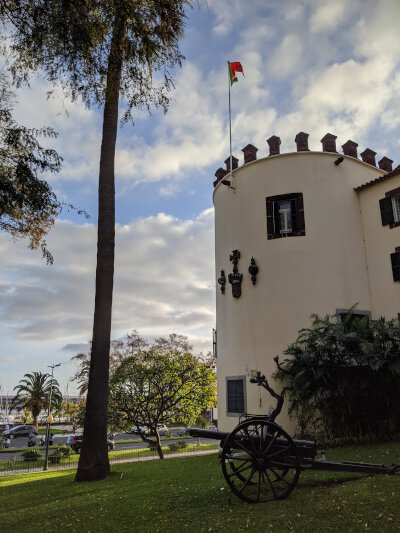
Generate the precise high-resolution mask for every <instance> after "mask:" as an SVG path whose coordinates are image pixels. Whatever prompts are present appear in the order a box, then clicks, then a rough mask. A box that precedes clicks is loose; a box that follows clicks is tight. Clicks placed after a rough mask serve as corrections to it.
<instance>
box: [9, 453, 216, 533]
mask: <svg viewBox="0 0 400 533" xmlns="http://www.w3.org/2000/svg"><path fill="white" fill-rule="evenodd" d="M217 447H218V444H217V443H215V444H213V443H211V444H202V445H201V446H200V448H199V447H198V446H197V445H196V444H190V445H189V446H187V447H186V448H184V449H183V450H180V451H179V452H173V451H171V450H170V449H169V448H168V446H163V447H162V449H163V452H164V455H173V454H176V453H190V452H196V451H199V450H202V451H204V450H211V449H217ZM52 448H58V446H53V447H50V451H49V458H50V457H51V455H52V453H53V451H54V450H52ZM24 449H25V448H24ZM40 449H43V448H40ZM6 451H9V450H6ZM108 456H109V458H110V461H113V460H124V461H129V460H131V459H141V458H145V457H154V456H157V457H158V455H157V452H155V451H152V450H150V448H142V449H136V450H135V449H132V450H121V451H118V450H115V451H111V452H109V454H108ZM0 458H1V455H0ZM78 460H79V455H77V454H75V453H74V454H72V455H70V456H69V457H66V458H65V459H62V460H61V463H60V464H57V465H56V468H61V466H62V465H65V466H69V465H76V464H77V463H78ZM49 465H50V466H49V468H51V466H52V465H51V460H50V459H49ZM43 466H44V457H41V458H39V459H37V460H36V461H25V460H23V459H17V460H16V461H1V460H0V472H7V471H10V470H33V469H35V470H36V469H38V468H43ZM0 533H1V528H0Z"/></svg>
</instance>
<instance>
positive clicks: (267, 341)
mask: <svg viewBox="0 0 400 533" xmlns="http://www.w3.org/2000/svg"><path fill="white" fill-rule="evenodd" d="M343 157H344V161H343V162H342V163H341V164H340V165H339V166H336V165H335V164H334V161H335V160H336V159H337V158H338V154H333V153H326V152H296V153H289V154H282V155H278V156H272V157H266V158H264V159H261V160H258V161H254V162H251V163H249V164H247V165H244V166H242V167H240V168H239V169H237V170H236V171H235V172H234V185H235V187H236V190H235V191H233V190H231V189H230V188H228V187H227V186H225V185H223V184H221V183H220V184H218V186H217V187H216V189H215V191H214V204H215V239H216V242H215V246H216V255H215V256H216V278H217V279H218V277H219V275H220V271H221V269H224V270H225V274H226V277H227V278H228V274H229V273H230V272H232V269H233V265H232V263H231V262H230V261H229V256H230V254H231V253H232V251H233V250H239V251H240V253H241V258H240V260H239V263H238V269H239V272H240V273H243V275H244V276H243V283H242V295H241V297H240V298H238V299H235V298H233V296H232V290H231V286H230V284H229V283H228V282H227V284H226V288H225V294H221V291H220V287H219V285H218V284H217V302H216V306H217V335H218V340H217V350H218V402H219V419H218V424H219V428H220V429H221V430H223V431H229V430H231V429H232V428H233V427H234V426H235V425H236V424H237V423H238V418H237V417H229V416H227V415H226V377H227V376H241V375H247V373H248V372H249V371H250V370H252V369H257V370H260V371H261V372H263V373H265V375H266V376H269V375H271V373H272V372H273V371H274V370H275V363H274V362H273V357H274V356H275V355H280V357H281V359H282V351H283V350H284V349H285V347H286V346H287V345H288V344H290V343H291V342H293V341H294V340H295V338H296V336H297V332H298V330H299V329H301V328H303V327H306V326H308V325H309V324H310V320H309V317H310V315H311V314H312V313H318V314H322V315H323V314H325V313H335V311H336V309H345V308H350V307H351V306H352V305H354V304H355V303H358V308H359V309H361V310H371V299H370V291H369V287H368V273H367V266H366V250H365V245H364V236H363V226H362V222H361V216H360V204H359V196H358V193H356V192H355V191H354V190H353V189H354V187H357V186H359V185H361V184H363V183H366V182H368V181H370V180H372V179H374V178H376V177H378V176H381V175H382V171H381V170H379V169H376V168H375V167H372V166H370V165H367V164H365V163H363V162H361V161H359V160H356V159H354V158H351V157H348V156H343ZM290 193H302V194H303V200H304V216H305V229H306V235H305V236H302V237H286V238H281V239H275V240H268V238H267V224H266V197H268V196H276V195H281V194H290ZM252 256H254V258H255V260H256V263H257V265H258V267H259V273H258V275H257V283H256V285H255V286H253V285H252V283H251V279H250V274H249V273H248V267H249V265H250V260H251V257H252ZM246 390H247V406H246V407H247V409H246V410H247V412H248V413H266V412H267V411H268V408H269V406H270V405H275V401H274V400H273V399H272V398H271V397H270V396H269V395H268V394H267V393H266V391H264V390H262V389H260V388H259V387H257V386H255V385H251V384H250V383H249V381H248V379H247V383H246ZM277 421H278V422H279V423H281V424H282V425H283V426H284V427H285V428H286V429H287V430H289V431H291V432H292V433H293V431H294V428H295V425H294V422H293V421H292V422H291V421H290V420H289V418H288V415H287V413H286V412H285V413H284V414H282V415H281V416H280V418H279V419H278V420H277Z"/></svg>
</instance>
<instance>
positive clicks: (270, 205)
mask: <svg viewBox="0 0 400 533" xmlns="http://www.w3.org/2000/svg"><path fill="white" fill-rule="evenodd" d="M272 209H273V202H271V201H270V200H267V233H268V237H270V236H272V235H273V234H274V223H273V219H272Z"/></svg>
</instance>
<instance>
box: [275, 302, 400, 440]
mask: <svg viewBox="0 0 400 533" xmlns="http://www.w3.org/2000/svg"><path fill="white" fill-rule="evenodd" d="M355 313H356V311H355V312H354V313H353V310H351V311H350V312H349V313H347V314H346V315H344V316H342V318H341V319H337V317H335V316H330V315H326V316H325V317H319V316H318V315H313V316H312V325H311V327H310V328H307V329H302V330H300V332H299V336H298V338H297V340H296V341H295V342H294V343H293V344H291V345H290V346H289V347H288V348H287V349H286V350H285V352H284V353H285V355H286V356H287V359H285V361H283V363H281V364H279V362H278V360H277V359H276V361H277V364H278V371H277V372H276V373H275V377H276V378H278V379H280V380H281V381H283V382H284V383H285V385H287V387H286V389H287V391H288V392H289V402H290V409H289V413H292V414H294V415H295V416H296V418H297V420H298V423H299V429H300V434H301V435H306V434H310V435H314V436H315V437H316V438H318V440H319V441H320V440H321V439H322V438H324V439H325V440H327V441H332V442H334V439H348V438H349V437H351V438H352V439H358V442H361V441H362V442H364V441H366V442H372V441H373V440H377V439H382V438H387V437H390V436H391V435H393V434H394V433H396V432H398V431H399V430H400V397H399V394H398V391H399V387H400V323H399V321H398V320H389V321H386V320H385V319H384V318H380V319H378V320H368V318H367V317H364V318H361V319H360V318H357V317H356V316H355Z"/></svg>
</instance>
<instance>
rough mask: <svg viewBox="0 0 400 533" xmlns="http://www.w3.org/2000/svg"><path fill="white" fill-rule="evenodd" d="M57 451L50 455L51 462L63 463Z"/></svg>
mask: <svg viewBox="0 0 400 533" xmlns="http://www.w3.org/2000/svg"><path fill="white" fill-rule="evenodd" d="M56 452H57V450H56V451H55V452H54V453H53V455H50V457H49V462H50V463H52V464H53V465H55V464H59V463H61V455H60V454H58V453H56Z"/></svg>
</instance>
